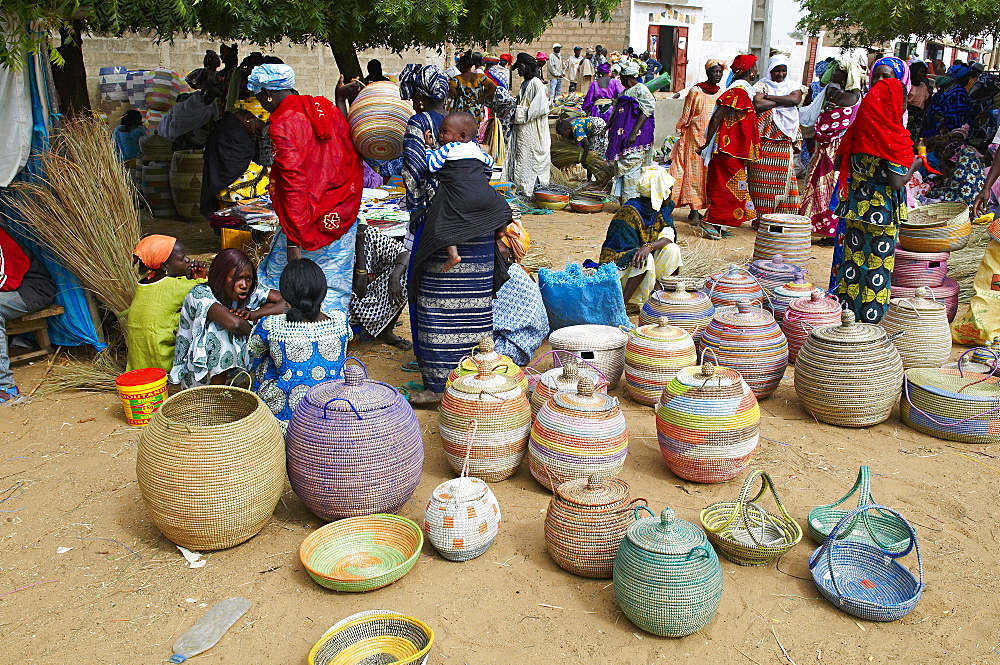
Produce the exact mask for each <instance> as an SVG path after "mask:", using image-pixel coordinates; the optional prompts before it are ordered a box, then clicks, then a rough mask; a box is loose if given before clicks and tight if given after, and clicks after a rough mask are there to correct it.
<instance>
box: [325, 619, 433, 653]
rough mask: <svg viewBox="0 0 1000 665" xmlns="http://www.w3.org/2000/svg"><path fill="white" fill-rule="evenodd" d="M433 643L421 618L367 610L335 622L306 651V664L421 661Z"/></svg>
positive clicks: (431, 634) (431, 636)
mask: <svg viewBox="0 0 1000 665" xmlns="http://www.w3.org/2000/svg"><path fill="white" fill-rule="evenodd" d="M433 644H434V631H433V630H431V629H430V628H429V627H428V626H427V625H426V624H425V623H424V622H422V621H418V620H417V619H414V618H413V617H411V616H407V615H405V614H399V613H398V612H391V611H389V610H368V611H365V612H358V613H357V614H353V615H351V616H349V617H347V618H346V619H344V620H343V621H340V622H338V623H336V624H334V625H333V626H332V627H331V628H330V630H328V631H326V633H324V634H323V637H321V638H320V640H319V641H318V642H316V644H315V645H314V646H313V648H312V649H311V650H310V651H309V665H359V664H362V663H364V664H366V665H367V664H369V663H372V664H374V663H392V664H393V665H423V664H424V663H426V662H427V656H428V654H429V652H430V650H431V646H432V645H433Z"/></svg>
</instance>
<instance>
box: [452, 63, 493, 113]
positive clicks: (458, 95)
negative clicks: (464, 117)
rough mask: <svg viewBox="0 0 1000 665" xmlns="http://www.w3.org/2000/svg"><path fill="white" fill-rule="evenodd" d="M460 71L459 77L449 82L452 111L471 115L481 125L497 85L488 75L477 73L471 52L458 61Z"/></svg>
mask: <svg viewBox="0 0 1000 665" xmlns="http://www.w3.org/2000/svg"><path fill="white" fill-rule="evenodd" d="M458 71H459V74H458V76H456V77H455V78H453V79H451V81H450V82H449V92H448V94H449V96H450V97H451V110H452V111H465V112H467V113H471V114H472V115H474V116H475V117H476V122H480V123H481V122H482V121H483V118H484V117H485V112H484V107H483V104H484V103H485V102H486V100H487V99H489V98H490V97H492V96H493V93H494V92H496V89H497V84H496V83H494V82H493V79H491V78H490V77H488V76H487V75H486V74H478V73H476V71H475V69H474V68H473V62H472V53H471V52H469V51H466V52H465V53H463V54H462V57H460V58H459V59H458Z"/></svg>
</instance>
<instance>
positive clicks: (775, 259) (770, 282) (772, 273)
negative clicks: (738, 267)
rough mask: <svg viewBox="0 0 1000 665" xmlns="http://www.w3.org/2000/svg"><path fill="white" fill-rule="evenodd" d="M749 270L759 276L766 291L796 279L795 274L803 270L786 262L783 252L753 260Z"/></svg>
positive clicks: (748, 267) (758, 278)
mask: <svg viewBox="0 0 1000 665" xmlns="http://www.w3.org/2000/svg"><path fill="white" fill-rule="evenodd" d="M747 271H748V272H749V273H750V274H751V275H753V276H754V277H756V278H757V281H758V282H759V283H760V285H761V286H762V287H764V290H765V291H767V292H768V293H770V292H771V290H772V289H776V288H778V287H779V286H781V285H782V284H787V283H788V282H789V281H791V280H792V279H794V278H795V275H797V274H799V273H800V272H802V268H800V267H799V266H797V265H795V264H792V263H788V262H786V261H785V257H783V256H782V255H781V254H775V255H774V256H772V257H771V258H767V259H757V260H756V261H751V262H750V265H749V266H747Z"/></svg>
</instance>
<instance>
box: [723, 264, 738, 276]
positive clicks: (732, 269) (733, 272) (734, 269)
mask: <svg viewBox="0 0 1000 665" xmlns="http://www.w3.org/2000/svg"><path fill="white" fill-rule="evenodd" d="M739 276H740V267H739V266H738V265H736V264H735V263H730V264H729V268H728V269H727V270H726V277H739Z"/></svg>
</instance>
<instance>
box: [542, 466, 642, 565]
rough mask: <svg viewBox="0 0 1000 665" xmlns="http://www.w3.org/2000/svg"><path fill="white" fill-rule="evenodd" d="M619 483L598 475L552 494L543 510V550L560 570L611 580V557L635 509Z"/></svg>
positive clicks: (626, 488) (625, 486)
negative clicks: (547, 552) (545, 509)
mask: <svg viewBox="0 0 1000 665" xmlns="http://www.w3.org/2000/svg"><path fill="white" fill-rule="evenodd" d="M638 501H642V502H644V503H645V501H646V500H645V499H632V498H631V496H630V495H629V486H628V483H626V482H625V481H624V480H619V479H617V478H610V479H608V480H601V478H600V477H599V476H590V477H589V478H577V479H576V480H569V481H566V482H565V483H562V484H561V485H557V486H556V487H555V488H553V490H552V500H551V501H549V509H548V510H547V511H545V547H546V549H547V550H548V551H549V556H550V557H552V560H553V561H555V562H556V564H557V565H559V566H560V567H561V568H563V569H565V570H568V571H569V572H571V573H573V574H574V575H580V576H582V577H594V578H598V579H607V578H609V577H611V574H612V568H613V564H614V561H615V552H617V551H618V545H619V544H621V542H622V538H623V537H624V536H625V530H626V529H628V527H629V525H631V524H632V522H634V521H635V517H634V516H633V514H632V510H633V508H634V504H635V503H636V502H638Z"/></svg>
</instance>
